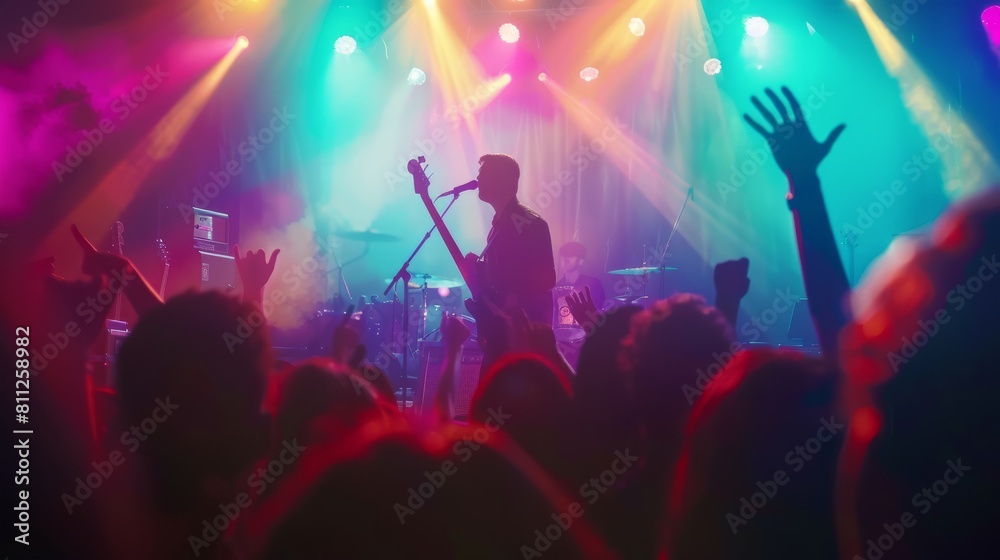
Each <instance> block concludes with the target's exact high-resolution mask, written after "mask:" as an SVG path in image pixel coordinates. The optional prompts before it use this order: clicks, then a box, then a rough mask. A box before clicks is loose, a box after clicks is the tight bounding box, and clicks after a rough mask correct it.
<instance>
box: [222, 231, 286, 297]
mask: <svg viewBox="0 0 1000 560" xmlns="http://www.w3.org/2000/svg"><path fill="white" fill-rule="evenodd" d="M280 252H281V249H275V250H274V251H272V252H271V259H270V260H267V259H265V258H264V250H263V249H258V250H257V252H256V253H255V252H253V251H247V254H246V256H245V257H240V246H239V245H234V246H233V258H235V259H236V270H237V272H239V273H240V280H241V281H242V282H243V301H245V302H249V303H254V304H256V305H257V307H262V306H263V304H264V286H265V285H266V284H267V281H268V280H269V279H270V278H271V274H273V273H274V265H275V264H276V263H277V262H278V253H280Z"/></svg>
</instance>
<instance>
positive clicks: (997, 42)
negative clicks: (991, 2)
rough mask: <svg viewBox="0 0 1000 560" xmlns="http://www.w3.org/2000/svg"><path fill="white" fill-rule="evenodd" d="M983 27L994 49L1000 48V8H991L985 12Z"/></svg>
mask: <svg viewBox="0 0 1000 560" xmlns="http://www.w3.org/2000/svg"><path fill="white" fill-rule="evenodd" d="M982 19H983V27H985V28H986V35H987V36H988V37H989V38H990V43H992V44H993V46H994V47H1000V6H990V7H989V8H986V9H985V10H983V18H982Z"/></svg>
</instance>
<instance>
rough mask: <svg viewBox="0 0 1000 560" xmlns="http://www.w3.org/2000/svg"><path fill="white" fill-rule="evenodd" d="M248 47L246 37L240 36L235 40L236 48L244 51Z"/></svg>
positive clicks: (248, 42)
mask: <svg viewBox="0 0 1000 560" xmlns="http://www.w3.org/2000/svg"><path fill="white" fill-rule="evenodd" d="M249 46H250V39H248V38H247V36H246V35H240V36H239V37H237V38H236V48H239V49H245V48H247V47H249Z"/></svg>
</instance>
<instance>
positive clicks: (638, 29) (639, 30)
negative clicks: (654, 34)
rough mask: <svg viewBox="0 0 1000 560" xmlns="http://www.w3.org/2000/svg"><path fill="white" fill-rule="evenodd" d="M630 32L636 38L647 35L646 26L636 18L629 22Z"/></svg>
mask: <svg viewBox="0 0 1000 560" xmlns="http://www.w3.org/2000/svg"><path fill="white" fill-rule="evenodd" d="M628 30H629V31H631V32H632V34H633V35H635V36H636V37H642V36H643V35H645V34H646V24H645V23H644V22H643V21H642V19H641V18H637V17H634V18H632V19H630V20H629V22H628Z"/></svg>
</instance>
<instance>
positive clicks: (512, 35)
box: [499, 23, 521, 43]
mask: <svg viewBox="0 0 1000 560" xmlns="http://www.w3.org/2000/svg"><path fill="white" fill-rule="evenodd" d="M499 33H500V38H501V39H502V40H503V42H504V43H516V42H517V40H518V39H520V38H521V32H520V31H519V30H518V29H517V26H516V25H514V24H513V23H505V24H503V25H501V26H500V31H499Z"/></svg>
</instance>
